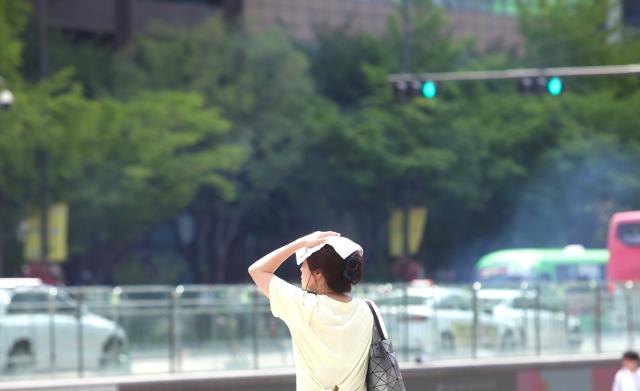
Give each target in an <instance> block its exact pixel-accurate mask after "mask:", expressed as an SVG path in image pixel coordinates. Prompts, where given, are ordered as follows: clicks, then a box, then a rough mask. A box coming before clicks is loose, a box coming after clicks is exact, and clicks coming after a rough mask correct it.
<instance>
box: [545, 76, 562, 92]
mask: <svg viewBox="0 0 640 391" xmlns="http://www.w3.org/2000/svg"><path fill="white" fill-rule="evenodd" d="M547 91H549V94H550V95H551V96H558V95H560V94H561V93H562V80H560V78H559V77H552V78H551V79H549V81H548V82H547Z"/></svg>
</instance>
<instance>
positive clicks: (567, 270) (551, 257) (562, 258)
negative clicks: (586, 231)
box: [476, 245, 609, 282]
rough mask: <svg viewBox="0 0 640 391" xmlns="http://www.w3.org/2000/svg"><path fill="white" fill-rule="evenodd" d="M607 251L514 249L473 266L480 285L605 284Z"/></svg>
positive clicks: (487, 256) (570, 248) (576, 247)
mask: <svg viewBox="0 0 640 391" xmlns="http://www.w3.org/2000/svg"><path fill="white" fill-rule="evenodd" d="M608 259H609V251H608V250H606V249H585V248H584V247H582V246H580V245H570V246H567V247H565V248H516V249H508V250H500V251H495V252H492V253H489V254H487V255H485V256H483V257H482V258H480V260H479V261H478V263H477V264H476V273H477V276H478V278H479V280H480V281H486V282H524V281H526V282H566V281H598V282H602V281H605V279H606V276H607V261H608Z"/></svg>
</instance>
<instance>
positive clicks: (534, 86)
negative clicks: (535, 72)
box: [518, 76, 563, 96]
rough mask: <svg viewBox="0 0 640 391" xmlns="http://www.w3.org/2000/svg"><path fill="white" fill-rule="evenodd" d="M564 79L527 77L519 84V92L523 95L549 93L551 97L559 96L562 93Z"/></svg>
mask: <svg viewBox="0 0 640 391" xmlns="http://www.w3.org/2000/svg"><path fill="white" fill-rule="evenodd" d="M562 88H563V84H562V79H560V78H559V77H555V76H554V77H551V78H546V77H543V76H538V77H525V78H522V79H520V80H519V82H518V91H520V93H522V94H542V93H545V92H546V93H548V94H549V95H551V96H558V95H560V94H561V93H562Z"/></svg>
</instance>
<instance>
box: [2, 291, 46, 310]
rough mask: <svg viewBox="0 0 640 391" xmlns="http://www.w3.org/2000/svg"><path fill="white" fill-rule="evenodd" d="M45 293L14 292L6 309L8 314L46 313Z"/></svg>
mask: <svg viewBox="0 0 640 391" xmlns="http://www.w3.org/2000/svg"><path fill="white" fill-rule="evenodd" d="M47 309H48V307H47V293H46V292H38V291H29V292H16V293H15V294H14V295H13V297H11V304H9V306H8V307H7V313H8V314H27V313H28V314H33V313H42V312H47Z"/></svg>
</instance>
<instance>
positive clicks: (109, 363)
mask: <svg viewBox="0 0 640 391" xmlns="http://www.w3.org/2000/svg"><path fill="white" fill-rule="evenodd" d="M125 362H126V360H125V352H124V344H123V343H122V341H121V340H119V339H118V338H110V339H109V340H108V341H107V342H106V343H105V344H104V346H103V348H102V354H101V355H100V369H103V370H114V369H122V367H123V365H124V363H125Z"/></svg>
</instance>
